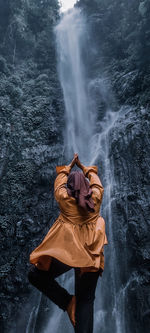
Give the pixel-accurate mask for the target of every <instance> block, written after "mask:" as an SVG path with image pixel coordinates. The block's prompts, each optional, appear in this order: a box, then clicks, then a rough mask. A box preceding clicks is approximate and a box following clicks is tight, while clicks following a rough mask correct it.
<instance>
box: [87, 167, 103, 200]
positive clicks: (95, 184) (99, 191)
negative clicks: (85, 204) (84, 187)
mask: <svg viewBox="0 0 150 333" xmlns="http://www.w3.org/2000/svg"><path fill="white" fill-rule="evenodd" d="M83 173H84V175H85V176H86V177H87V178H88V179H89V181H90V187H91V188H92V191H93V193H94V195H95V197H96V198H97V200H99V201H100V202H101V201H102V199H103V193H104V187H103V185H102V183H101V180H100V178H99V176H98V174H97V173H98V168H97V166H95V165H94V166H88V167H86V166H84V168H83Z"/></svg>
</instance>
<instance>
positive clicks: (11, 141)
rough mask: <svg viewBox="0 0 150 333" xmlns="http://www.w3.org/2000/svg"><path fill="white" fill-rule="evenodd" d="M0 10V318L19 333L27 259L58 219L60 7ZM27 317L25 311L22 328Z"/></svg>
mask: <svg viewBox="0 0 150 333" xmlns="http://www.w3.org/2000/svg"><path fill="white" fill-rule="evenodd" d="M0 6H1V13H0V16H1V20H0V22H1V23H0V29H1V34H0V35H1V37H0V38H1V47H0V48H1V57H0V95H1V97H0V118H1V123H0V138H1V147H0V161H1V164H0V182H1V186H0V200H1V205H0V228H1V268H0V277H1V287H0V288H1V296H0V297H1V302H0V303H1V311H0V312H1V328H2V331H3V332H10V331H13V332H17V330H18V332H20V331H21V330H25V327H24V325H23V324H22V327H19V328H17V326H16V325H18V324H16V322H17V323H18V313H20V312H22V311H23V307H24V306H25V305H26V304H28V303H30V302H29V296H30V294H31V290H33V288H32V286H30V285H29V283H28V280H27V270H28V268H29V262H28V260H29V253H30V252H31V251H32V250H33V249H34V248H35V247H36V246H37V245H38V244H39V243H40V242H41V240H42V239H43V237H44V235H45V234H46V232H47V231H48V229H49V227H50V225H51V224H52V223H53V221H54V219H55V216H56V214H57V207H56V204H55V203H54V201H53V183H54V179H55V176H56V174H55V166H56V165H57V163H58V164H59V163H61V160H60V159H61V157H62V142H63V138H62V127H63V108H64V105H63V97H62V92H61V88H60V85H59V80H58V77H57V69H56V54H55V41H54V35H53V26H54V24H55V23H56V21H57V18H58V5H57V1H46V2H40V1H39V2H37V1H28V2H24V1H19V2H18V1H13V4H12V2H11V1H6V2H5V1H2V0H1V1H0ZM30 301H31V300H30ZM29 314H30V308H29V309H28V311H25V313H24V316H23V317H24V318H22V321H23V322H25V321H26V323H27V322H28V316H29ZM26 323H24V324H26Z"/></svg>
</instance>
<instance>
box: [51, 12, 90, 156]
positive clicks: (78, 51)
mask: <svg viewBox="0 0 150 333" xmlns="http://www.w3.org/2000/svg"><path fill="white" fill-rule="evenodd" d="M85 31H86V22H85V19H84V17H83V16H82V14H81V12H80V10H79V9H75V8H74V9H72V10H70V11H69V12H67V13H66V14H64V16H63V18H62V20H61V21H60V23H59V24H58V25H57V27H56V40H57V46H58V47H57V49H58V57H59V60H58V72H59V76H60V82H61V85H62V89H63V94H64V102H65V111H66V114H65V116H66V128H65V131H64V141H65V147H66V151H67V157H68V158H70V157H72V156H73V153H74V152H77V153H78V154H79V156H81V157H82V160H83V161H84V162H87V161H88V162H89V158H90V156H91V154H92V151H91V150H90V149H88V154H87V147H90V141H91V137H92V135H93V134H94V118H95V114H94V113H92V112H91V109H90V99H89V97H88V90H87V79H86V72H85V68H84V62H83V61H82V58H83V52H84V48H85V47H86V34H85ZM87 155H88V156H87Z"/></svg>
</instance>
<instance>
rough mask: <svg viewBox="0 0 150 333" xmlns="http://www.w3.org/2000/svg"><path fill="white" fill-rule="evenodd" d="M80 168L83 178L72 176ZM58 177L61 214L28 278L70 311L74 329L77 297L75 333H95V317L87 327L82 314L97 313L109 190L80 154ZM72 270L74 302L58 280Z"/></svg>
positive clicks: (39, 249) (37, 253)
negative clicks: (103, 207)
mask: <svg viewBox="0 0 150 333" xmlns="http://www.w3.org/2000/svg"><path fill="white" fill-rule="evenodd" d="M75 163H76V164H77V166H78V167H79V168H80V169H81V170H82V171H83V174H81V173H79V172H76V171H74V172H71V169H72V167H73V166H74V164H75ZM56 171H57V177H56V180H55V184H54V195H55V199H56V201H57V202H58V204H59V208H60V214H59V216H58V218H57V219H56V221H55V223H54V224H53V225H52V227H51V228H50V230H49V232H48V233H47V235H46V236H45V238H44V240H43V241H42V243H41V244H40V245H39V246H38V247H37V248H36V249H35V250H34V251H33V252H32V253H31V254H30V263H32V264H33V265H35V267H36V268H35V269H34V272H31V273H30V272H29V281H30V282H31V283H32V284H33V285H34V286H36V287H37V288H38V289H39V290H41V291H42V292H44V293H45V294H46V295H47V296H48V297H49V298H50V299H51V300H52V301H54V302H55V304H57V305H58V306H59V307H60V308H62V309H63V310H64V311H66V310H67V311H70V310H69V309H71V312H70V315H69V316H70V318H71V321H72V323H73V324H74V325H75V308H74V306H75V304H76V303H75V302H74V297H76V299H77V307H76V318H77V319H78V320H77V324H76V326H75V332H78V333H79V332H82V331H83V330H84V329H85V327H86V328H87V330H86V329H85V330H84V332H88V333H89V332H90V333H92V329H93V317H92V316H93V315H92V312H91V317H89V323H88V321H87V322H86V323H85V318H84V312H82V310H83V308H86V309H87V311H88V312H89V311H93V310H92V307H93V303H94V298H95V288H96V284H97V279H98V276H99V275H100V276H102V272H103V270H104V245H105V244H108V241H107V237H106V233H105V221H104V219H103V217H102V216H100V206H101V203H102V198H103V192H104V188H103V186H102V184H101V181H100V179H99V177H98V175H97V171H98V170H97V167H96V166H90V167H85V166H83V165H82V164H81V163H80V161H79V159H78V156H77V155H76V154H75V157H74V159H73V161H72V162H71V163H70V164H69V165H68V166H59V167H56ZM86 177H88V180H87V178H86ZM71 268H74V269H75V296H72V297H71V295H69V294H68V292H67V291H65V290H64V289H63V288H61V287H60V286H58V283H57V282H56V281H55V280H54V277H57V276H59V275H60V274H62V273H63V272H65V271H67V270H69V269H71ZM44 271H45V272H44ZM88 273H89V274H90V275H88ZM44 274H45V275H44ZM91 274H92V275H91ZM61 295H62V297H63V299H62V297H61ZM71 302H72V303H71ZM80 302H81V304H82V303H83V305H82V306H81V308H80V305H81V304H80ZM72 309H73V310H72ZM72 311H73V312H72ZM68 313H69V312H68Z"/></svg>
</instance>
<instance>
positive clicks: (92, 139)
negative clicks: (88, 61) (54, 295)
mask: <svg viewBox="0 0 150 333" xmlns="http://www.w3.org/2000/svg"><path fill="white" fill-rule="evenodd" d="M55 34H56V42H57V51H58V72H59V77H60V83H61V86H62V90H63V95H64V102H65V120H66V126H65V129H64V146H65V154H66V160H69V159H70V160H71V159H72V157H73V153H74V152H77V153H78V154H79V157H80V159H81V161H82V162H83V163H85V164H86V165H88V164H96V165H98V169H99V175H100V177H101V180H102V183H103V185H104V199H103V204H102V209H101V215H102V216H103V217H104V218H105V221H106V232H107V237H108V242H109V244H108V245H107V246H106V247H105V271H104V274H103V277H102V279H101V278H99V281H98V285H97V290H96V299H95V312H94V333H129V332H128V331H127V330H126V324H125V306H124V304H125V303H124V300H125V293H126V288H127V287H124V286H122V285H121V283H120V278H119V266H118V264H117V261H116V243H115V241H114V234H113V223H116V221H113V215H112V203H113V195H112V193H113V185H114V176H113V174H114V172H113V165H112V164H111V163H110V159H109V147H110V144H109V134H110V131H111V130H112V128H113V127H114V126H115V123H116V121H117V119H118V117H119V115H120V112H122V110H120V112H113V111H112V110H110V107H109V106H108V105H107V85H106V83H105V80H103V77H102V76H100V84H99V92H100V94H99V95H100V96H103V100H105V103H106V113H105V116H104V117H103V120H101V121H100V122H98V120H97V110H96V109H93V108H92V105H93V101H92V99H91V98H92V97H91V94H90V87H91V86H92V85H93V82H91V81H89V79H88V77H87V71H86V66H85V64H84V54H85V52H84V51H85V50H86V47H87V45H86V40H87V35H86V34H87V29H86V20H85V18H84V16H83V14H82V13H81V11H80V10H79V9H77V8H74V9H72V10H70V11H68V12H66V13H65V14H64V15H63V16H62V18H61V20H60V22H59V24H58V25H57V27H56V28H55ZM87 52H88V50H86V53H87ZM98 129H100V130H99V131H98ZM58 281H59V282H60V283H61V284H63V286H64V287H66V288H67V289H68V291H70V292H71V293H72V292H73V285H74V277H73V270H71V271H70V272H69V273H66V274H65V275H62V276H61V277H59V278H58ZM87 315H88V314H87ZM43 332H44V333H50V332H52V333H59V332H61V333H70V332H73V328H72V326H71V324H70V322H69V319H68V318H67V315H66V313H63V312H62V311H61V310H60V309H59V308H58V307H57V306H55V305H54V306H53V310H52V312H51V313H50V320H49V323H48V325H47V327H46V329H44V331H43ZM26 333H27V332H26ZM35 333H36V332H35Z"/></svg>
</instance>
